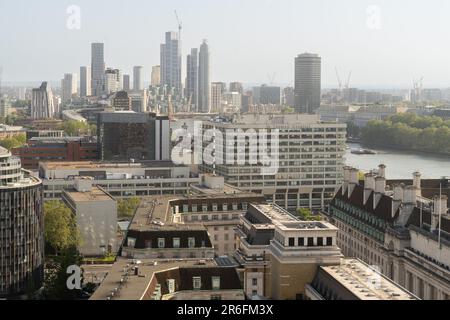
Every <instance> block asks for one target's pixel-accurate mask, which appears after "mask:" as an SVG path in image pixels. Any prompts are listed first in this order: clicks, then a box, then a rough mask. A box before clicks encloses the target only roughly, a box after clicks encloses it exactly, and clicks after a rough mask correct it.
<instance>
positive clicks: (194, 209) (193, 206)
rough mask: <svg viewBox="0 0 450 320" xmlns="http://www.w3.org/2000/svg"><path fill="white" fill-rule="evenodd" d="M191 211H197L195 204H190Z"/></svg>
mask: <svg viewBox="0 0 450 320" xmlns="http://www.w3.org/2000/svg"><path fill="white" fill-rule="evenodd" d="M192 212H197V205H196V204H193V205H192Z"/></svg>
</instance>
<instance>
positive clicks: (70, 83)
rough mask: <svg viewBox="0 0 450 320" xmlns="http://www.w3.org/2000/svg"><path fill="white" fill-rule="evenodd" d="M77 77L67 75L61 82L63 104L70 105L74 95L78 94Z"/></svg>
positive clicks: (71, 74)
mask: <svg viewBox="0 0 450 320" xmlns="http://www.w3.org/2000/svg"><path fill="white" fill-rule="evenodd" d="M77 84H78V81H77V75H76V73H66V74H65V75H64V79H62V81H61V89H62V103H63V104H64V103H70V102H71V100H72V98H73V96H74V94H76V93H77V91H78V88H77Z"/></svg>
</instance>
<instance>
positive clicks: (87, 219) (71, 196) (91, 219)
mask: <svg viewBox="0 0 450 320" xmlns="http://www.w3.org/2000/svg"><path fill="white" fill-rule="evenodd" d="M62 200H63V202H64V203H65V204H66V205H67V206H68V207H69V209H70V210H71V211H72V213H73V214H74V216H75V219H76V222H77V228H78V230H80V235H81V238H82V239H83V241H82V243H81V245H80V246H79V248H78V250H79V252H80V253H81V254H82V255H83V256H85V257H104V256H105V255H106V254H116V253H117V247H118V239H117V238H118V237H117V200H116V199H114V198H113V197H112V196H111V195H110V194H109V193H108V192H106V191H105V190H103V189H102V188H101V187H98V186H93V178H91V177H77V178H75V185H74V189H72V190H65V191H64V192H63V195H62Z"/></svg>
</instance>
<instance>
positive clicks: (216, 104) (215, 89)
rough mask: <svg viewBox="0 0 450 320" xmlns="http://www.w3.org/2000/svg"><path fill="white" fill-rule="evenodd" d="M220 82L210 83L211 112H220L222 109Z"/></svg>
mask: <svg viewBox="0 0 450 320" xmlns="http://www.w3.org/2000/svg"><path fill="white" fill-rule="evenodd" d="M222 93H223V90H222V83H221V82H213V83H211V112H220V111H221V110H222Z"/></svg>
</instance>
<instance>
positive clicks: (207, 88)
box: [197, 40, 211, 113]
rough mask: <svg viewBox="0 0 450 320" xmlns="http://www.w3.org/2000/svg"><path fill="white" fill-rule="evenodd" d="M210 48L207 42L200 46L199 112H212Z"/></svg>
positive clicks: (204, 41)
mask: <svg viewBox="0 0 450 320" xmlns="http://www.w3.org/2000/svg"><path fill="white" fill-rule="evenodd" d="M209 60H210V56H209V46H208V42H207V41H206V40H203V43H202V44H201V46H200V51H199V57H198V108H197V109H198V112H201V113H209V112H211V80H210V77H211V74H210V73H211V71H210V61H209Z"/></svg>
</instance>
